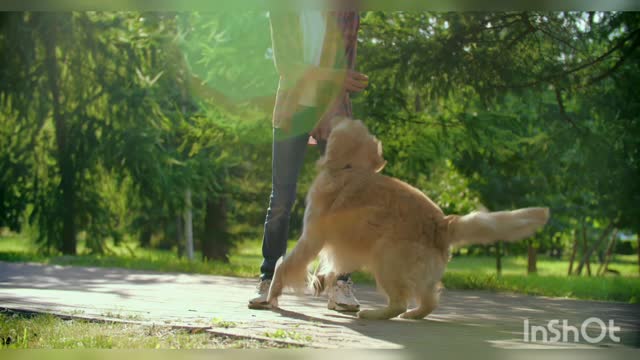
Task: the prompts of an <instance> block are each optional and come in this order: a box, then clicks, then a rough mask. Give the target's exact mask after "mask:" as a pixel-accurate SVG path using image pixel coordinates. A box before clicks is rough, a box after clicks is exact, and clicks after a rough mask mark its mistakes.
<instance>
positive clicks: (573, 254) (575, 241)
mask: <svg viewBox="0 0 640 360" xmlns="http://www.w3.org/2000/svg"><path fill="white" fill-rule="evenodd" d="M577 251H578V234H577V233H576V232H575V231H574V232H573V249H572V250H571V258H569V271H567V275H569V276H570V275H571V274H572V273H573V262H574V261H575V259H576V252H577Z"/></svg>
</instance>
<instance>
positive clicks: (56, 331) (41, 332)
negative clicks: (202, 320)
mask: <svg viewBox="0 0 640 360" xmlns="http://www.w3.org/2000/svg"><path fill="white" fill-rule="evenodd" d="M274 347H283V345H280V344H279V343H272V342H261V341H255V340H246V339H231V338H226V337H220V336H215V335H212V334H208V333H205V332H194V333H192V332H190V331H188V330H184V329H172V328H170V327H164V326H149V325H138V324H128V323H117V322H110V323H97V322H89V321H85V320H75V319H74V320H63V319H60V318H57V317H55V316H53V315H32V316H31V315H24V314H18V313H11V312H9V313H0V349H230V348H231V349H237V348H242V349H246V348H251V349H256V348H274Z"/></svg>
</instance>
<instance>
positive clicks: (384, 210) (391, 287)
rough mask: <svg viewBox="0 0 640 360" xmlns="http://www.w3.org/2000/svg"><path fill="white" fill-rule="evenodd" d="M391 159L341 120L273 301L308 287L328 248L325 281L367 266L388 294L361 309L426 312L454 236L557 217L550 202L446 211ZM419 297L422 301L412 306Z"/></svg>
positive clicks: (519, 229) (502, 234) (507, 230)
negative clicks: (398, 173)
mask: <svg viewBox="0 0 640 360" xmlns="http://www.w3.org/2000/svg"><path fill="white" fill-rule="evenodd" d="M384 164H385V161H384V159H383V157H382V146H381V143H380V142H379V141H378V140H377V139H376V138H375V137H374V136H372V135H371V134H370V133H369V131H368V129H367V128H366V126H365V125H364V124H363V123H362V122H361V121H358V120H348V119H343V118H337V119H336V120H334V124H333V131H332V133H331V135H330V137H329V140H328V144H327V151H326V155H325V156H324V157H322V158H321V159H320V160H319V161H318V170H319V173H318V175H317V177H316V179H315V181H314V182H313V185H312V186H311V189H310V190H309V193H308V195H307V206H306V210H305V215H304V227H303V231H302V236H301V237H300V240H299V241H298V243H297V244H296V246H295V248H294V249H293V251H292V252H291V253H290V254H288V255H287V256H286V257H285V258H284V259H280V261H279V262H278V265H277V267H276V271H275V274H274V278H273V281H272V283H271V288H270V291H269V298H268V299H269V302H271V303H272V304H274V306H275V305H277V298H278V297H279V296H280V295H281V294H282V290H283V288H284V287H294V288H302V287H304V285H305V281H306V279H307V277H308V271H307V266H308V265H309V264H310V263H311V262H312V261H313V259H314V258H316V257H317V256H318V255H321V256H322V258H321V269H320V274H319V275H320V279H323V280H325V281H324V283H326V284H333V282H334V281H335V278H336V274H340V273H348V272H352V271H355V270H358V269H361V268H363V267H366V268H367V269H369V270H370V271H371V272H372V273H373V275H374V276H375V279H376V282H377V285H378V288H379V289H381V290H383V291H384V292H385V293H386V294H387V296H388V300H389V303H388V306H387V307H386V308H383V309H379V310H362V311H360V312H359V313H358V316H359V317H361V318H369V319H389V318H392V317H395V316H398V315H401V317H403V318H410V319H421V318H424V317H425V316H427V315H428V314H429V313H431V311H433V309H434V308H435V307H436V306H437V303H438V293H439V292H438V284H439V282H440V279H441V278H442V275H443V273H444V269H445V266H446V264H447V262H448V260H449V249H450V246H451V245H452V244H460V243H467V244H471V243H491V242H494V241H498V240H506V241H515V240H519V239H522V238H524V237H527V236H530V235H532V234H533V233H534V232H535V231H536V230H537V229H538V228H540V227H541V226H543V225H544V224H545V223H546V222H547V220H548V217H549V210H548V209H546V208H528V209H520V210H516V211H503V212H495V213H472V214H469V215H465V216H456V215H450V216H446V215H445V214H444V213H443V212H442V210H441V209H440V208H439V207H438V206H437V205H436V204H435V203H434V202H433V201H431V199H429V198H428V197H427V196H425V195H424V194H423V193H422V192H421V191H420V190H418V189H416V188H414V187H412V186H410V185H409V184H406V183H404V182H402V181H400V180H397V179H394V178H391V177H388V176H384V175H382V174H379V172H380V170H382V168H383V167H384ZM320 287H322V284H320ZM411 298H413V299H415V300H416V302H417V304H418V307H417V308H415V309H413V310H409V311H407V302H408V300H409V299H411Z"/></svg>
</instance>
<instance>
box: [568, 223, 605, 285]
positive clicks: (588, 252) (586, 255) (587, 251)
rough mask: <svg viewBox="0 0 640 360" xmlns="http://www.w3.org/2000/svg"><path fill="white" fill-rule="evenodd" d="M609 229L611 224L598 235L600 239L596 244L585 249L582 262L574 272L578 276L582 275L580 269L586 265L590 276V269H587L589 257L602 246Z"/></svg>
mask: <svg viewBox="0 0 640 360" xmlns="http://www.w3.org/2000/svg"><path fill="white" fill-rule="evenodd" d="M611 229H613V224H609V225H608V226H607V228H606V229H604V230H603V231H602V234H600V237H599V238H598V240H597V241H596V243H595V244H594V245H593V246H592V247H591V248H590V249H587V248H586V247H585V253H584V256H583V257H582V260H581V261H580V264H579V265H578V269H577V270H576V272H577V273H578V275H579V274H580V273H582V268H583V267H584V266H585V264H586V265H587V272H588V273H589V275H591V269H590V268H589V258H590V257H591V255H592V254H593V252H594V251H595V250H596V249H597V248H599V247H600V245H601V244H602V242H603V241H604V239H606V238H607V235H609V233H610V232H611ZM585 246H586V243H585Z"/></svg>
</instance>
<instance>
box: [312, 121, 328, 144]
mask: <svg viewBox="0 0 640 360" xmlns="http://www.w3.org/2000/svg"><path fill="white" fill-rule="evenodd" d="M329 134H331V120H330V119H329V117H327V116H325V117H324V118H323V119H322V120H320V122H319V123H318V125H316V127H315V129H313V130H312V131H311V132H310V133H309V135H311V136H313V138H314V139H315V140H316V141H322V140H327V139H328V138H329Z"/></svg>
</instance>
